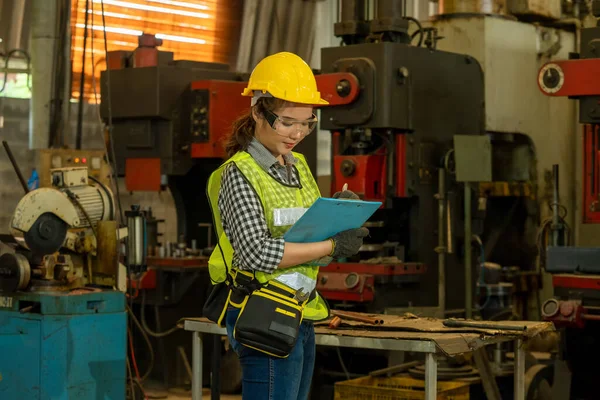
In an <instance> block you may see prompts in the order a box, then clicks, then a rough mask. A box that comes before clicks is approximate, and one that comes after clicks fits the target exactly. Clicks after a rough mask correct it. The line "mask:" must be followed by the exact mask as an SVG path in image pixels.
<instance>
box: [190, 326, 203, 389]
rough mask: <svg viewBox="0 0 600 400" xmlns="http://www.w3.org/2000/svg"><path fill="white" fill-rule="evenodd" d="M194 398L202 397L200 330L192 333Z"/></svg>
mask: <svg viewBox="0 0 600 400" xmlns="http://www.w3.org/2000/svg"><path fill="white" fill-rule="evenodd" d="M192 366H193V370H194V375H193V377H192V400H201V399H202V335H201V334H200V332H194V333H193V334H192Z"/></svg>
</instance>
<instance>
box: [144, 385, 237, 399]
mask: <svg viewBox="0 0 600 400" xmlns="http://www.w3.org/2000/svg"><path fill="white" fill-rule="evenodd" d="M145 391H146V396H148V399H149V400H150V399H161V400H191V398H192V395H191V393H190V392H189V391H185V390H171V391H169V392H165V391H164V390H158V389H147V388H145ZM202 398H204V399H210V389H204V390H203V391H202ZM220 398H221V399H222V400H241V398H242V396H241V395H239V396H232V395H221V397H220Z"/></svg>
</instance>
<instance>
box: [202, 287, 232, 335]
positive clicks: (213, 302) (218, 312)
mask: <svg viewBox="0 0 600 400" xmlns="http://www.w3.org/2000/svg"><path fill="white" fill-rule="evenodd" d="M230 292H231V290H230V289H229V283H228V282H227V281H225V282H221V283H217V284H216V285H215V286H214V287H213V289H212V291H211V292H210V294H209V295H208V299H206V301H205V302H204V306H203V307H202V315H204V316H205V317H206V318H208V319H209V320H211V321H212V322H214V323H216V324H217V325H219V326H220V327H224V326H225V313H226V310H227V304H228V301H229V293H230Z"/></svg>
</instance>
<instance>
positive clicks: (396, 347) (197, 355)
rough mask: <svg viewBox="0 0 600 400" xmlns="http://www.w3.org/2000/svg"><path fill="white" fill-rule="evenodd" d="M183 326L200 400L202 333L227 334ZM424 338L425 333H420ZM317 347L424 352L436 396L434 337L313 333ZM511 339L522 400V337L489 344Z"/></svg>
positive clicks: (430, 390)
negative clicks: (190, 345) (190, 336)
mask: <svg viewBox="0 0 600 400" xmlns="http://www.w3.org/2000/svg"><path fill="white" fill-rule="evenodd" d="M184 329H185V330H186V331H190V332H192V333H193V339H192V340H193V356H192V357H193V358H192V364H193V365H192V369H193V379H192V400H200V399H202V334H203V333H204V334H211V335H221V336H225V335H227V330H226V329H225V328H220V327H219V326H217V325H216V324H214V323H212V322H206V321H202V320H197V319H190V320H185V321H184ZM423 336H424V337H426V336H427V335H423ZM315 339H316V344H317V346H334V347H353V348H359V349H374V350H389V351H411V352H420V353H425V400H435V399H436V397H437V359H436V355H438V354H442V353H443V352H442V350H441V349H440V348H439V346H438V345H437V344H436V342H435V341H434V340H431V339H429V338H425V339H422V340H419V339H396V338H373V337H360V336H355V335H352V336H349V335H343V332H340V333H339V334H338V333H336V334H333V333H332V334H328V333H322V332H318V330H317V331H316V332H315ZM513 340H514V341H515V342H516V345H515V370H514V380H515V395H514V399H515V400H525V352H524V349H523V346H522V342H523V339H522V337H520V336H519V337H518V338H516V339H515V337H514V336H506V337H499V338H496V339H495V340H494V341H491V342H490V343H489V344H492V343H498V342H506V341H513Z"/></svg>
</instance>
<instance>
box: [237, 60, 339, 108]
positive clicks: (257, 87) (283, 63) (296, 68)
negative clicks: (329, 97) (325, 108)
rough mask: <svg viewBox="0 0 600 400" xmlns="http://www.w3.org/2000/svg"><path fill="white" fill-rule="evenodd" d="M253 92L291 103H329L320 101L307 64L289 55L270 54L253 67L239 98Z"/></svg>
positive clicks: (250, 94) (319, 95)
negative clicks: (246, 85)
mask: <svg viewBox="0 0 600 400" xmlns="http://www.w3.org/2000/svg"><path fill="white" fill-rule="evenodd" d="M255 91H259V92H260V93H262V94H265V95H266V94H267V93H268V94H270V95H271V96H273V97H276V98H278V99H281V100H285V101H289V102H293V103H302V104H329V102H327V101H325V100H323V99H322V98H321V93H319V91H318V90H317V81H316V80H315V76H314V75H313V72H312V70H311V69H310V67H309V66H308V64H307V63H306V62H305V61H304V60H303V59H302V58H300V57H298V56H297V55H296V54H293V53H289V52H281V53H276V54H273V55H270V56H268V57H265V58H263V59H262V60H261V61H260V62H259V63H258V64H257V65H256V67H255V68H254V70H253V71H252V74H251V75H250V79H249V80H248V87H246V89H244V91H243V92H242V96H254V95H255V93H254V92H255Z"/></svg>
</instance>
